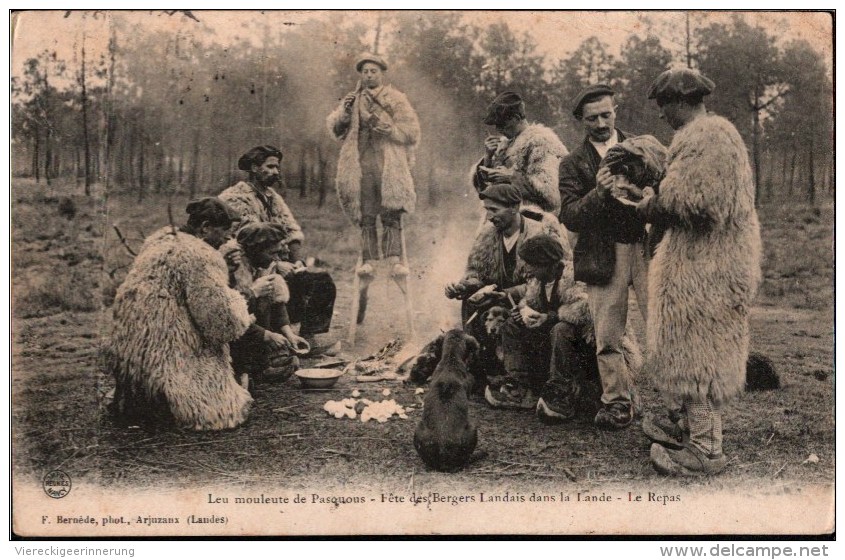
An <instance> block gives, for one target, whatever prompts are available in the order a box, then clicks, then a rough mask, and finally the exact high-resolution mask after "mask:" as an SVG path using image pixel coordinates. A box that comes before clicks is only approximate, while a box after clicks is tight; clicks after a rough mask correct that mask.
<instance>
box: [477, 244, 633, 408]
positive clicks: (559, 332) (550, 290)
mask: <svg viewBox="0 0 845 560" xmlns="http://www.w3.org/2000/svg"><path fill="white" fill-rule="evenodd" d="M564 255H565V252H564V249H563V246H562V245H561V243H560V241H559V240H558V239H556V238H554V237H551V236H548V235H539V236H536V237H534V238H532V239H529V240H528V241H526V242H525V244H524V245H523V246H522V247H521V248H520V256H521V257H522V259H523V260H524V261H525V265H526V269H527V274H528V275H529V277H530V279H529V280H528V282H527V283H526V284H523V285H520V286H515V287H513V288H510V289H508V290H506V294H510V296H511V299H513V300H518V304H517V306H516V307H515V308H514V309H513V310H512V311H511V316H510V318H509V319H508V320H507V322H505V324H504V326H503V327H502V349H503V352H504V364H505V371H506V372H507V375H506V377H505V380H504V382H503V383H502V384H501V385H500V386H499V387H495V386H488V387H487V389H486V390H485V398H486V400H487V402H488V403H489V404H490V405H491V406H493V407H495V408H523V409H535V410H536V412H537V414H538V415H539V416H540V418H541V419H543V420H544V421H564V420H570V419H572V418H573V417H574V416H575V415H576V414H578V413H581V414H586V415H592V414H595V410H596V409H597V408H598V406H599V404H600V397H601V382H600V380H599V376H598V366H597V364H596V358H595V334H594V332H593V321H592V317H591V316H590V308H589V305H588V303H587V296H586V294H585V292H584V290H583V288H582V287H581V286H580V285H578V284H576V283H575V281H574V279H573V271H572V266H571V261H569V262H567V261H566V260H565V258H564ZM499 298H500V299H501V296H499ZM625 347H626V358H627V359H629V360H630V363H633V364H635V366H636V367H637V368H638V367H639V365H638V364H637V362H638V361H639V360H640V359H641V358H640V357H639V353H638V350H637V349H636V345H635V344H633V343H631V342H630V340H629V339H628V337H627V336H626V345H625ZM538 395H539V399H538V397H537V396H538Z"/></svg>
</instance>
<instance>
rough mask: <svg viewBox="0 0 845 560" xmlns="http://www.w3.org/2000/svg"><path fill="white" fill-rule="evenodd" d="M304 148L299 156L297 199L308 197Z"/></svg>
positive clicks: (306, 164)
mask: <svg viewBox="0 0 845 560" xmlns="http://www.w3.org/2000/svg"><path fill="white" fill-rule="evenodd" d="M306 159H307V154H306V151H305V148H303V149H302V152H301V153H300V155H299V198H305V197H306V196H308V163H307V162H306Z"/></svg>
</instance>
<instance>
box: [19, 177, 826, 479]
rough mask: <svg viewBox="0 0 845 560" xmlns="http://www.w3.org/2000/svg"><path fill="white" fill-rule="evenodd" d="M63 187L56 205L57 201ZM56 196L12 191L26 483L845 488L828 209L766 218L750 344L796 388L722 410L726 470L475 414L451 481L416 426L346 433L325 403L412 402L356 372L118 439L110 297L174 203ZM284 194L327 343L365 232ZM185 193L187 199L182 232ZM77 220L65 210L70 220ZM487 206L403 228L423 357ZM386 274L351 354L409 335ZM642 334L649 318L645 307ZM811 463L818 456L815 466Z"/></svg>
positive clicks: (461, 200) (499, 415) (503, 416)
mask: <svg viewBox="0 0 845 560" xmlns="http://www.w3.org/2000/svg"><path fill="white" fill-rule="evenodd" d="M56 191H58V192H61V190H60V189H56ZM70 199H72V200H73V203H74V206H75V209H76V211H75V214H74V215H73V216H72V217H70V216H68V213H69V212H68V211H67V206H68V204H67V203H66V202H65V203H63V199H62V197H61V196H56V195H55V193H53V192H51V191H48V190H46V189H45V188H44V187H40V186H36V185H35V184H34V183H33V182H32V181H27V180H15V181H13V183H12V200H13V202H12V243H13V244H12V249H13V255H12V286H13V329H12V334H13V347H12V428H13V434H12V435H13V440H12V441H13V443H12V445H13V466H14V475H15V478H16V480H24V481H38V480H40V478H41V477H42V476H43V475H44V473H45V472H47V471H49V470H51V469H55V468H61V469H62V470H65V471H67V472H72V473H74V475H76V476H79V477H83V478H88V479H91V480H93V481H96V482H97V483H99V484H102V485H103V486H107V487H109V488H123V487H126V488H137V487H155V488H186V487H191V486H193V485H204V486H214V485H236V486H242V487H251V486H255V485H266V484H280V485H284V486H285V487H286V488H290V489H291V490H294V489H297V488H308V487H314V486H322V487H353V486H363V487H375V488H394V487H395V488H407V487H409V485H410V486H411V487H413V485H427V486H428V487H429V488H437V487H442V488H465V489H468V490H469V489H473V488H489V487H491V486H493V487H495V486H497V485H498V486H506V487H507V488H509V489H512V490H516V491H518V490H521V489H533V488H538V487H543V486H546V485H548V484H552V483H553V484H556V485H558V486H560V485H563V486H566V487H569V488H573V489H574V488H577V489H587V490H589V489H597V488H602V487H604V486H605V485H608V484H616V483H624V482H632V483H637V484H643V485H648V484H655V483H660V484H663V485H683V486H686V487H692V488H700V489H705V490H706V491H711V490H712V491H717V490H721V489H725V488H737V487H742V488H748V487H766V488H772V487H773V486H779V487H783V488H787V487H801V486H803V485H806V484H815V483H821V484H828V483H832V481H833V480H834V473H835V457H834V427H835V425H834V410H833V402H834V401H833V386H834V375H833V271H834V269H833V262H834V260H833V249H832V246H833V235H832V229H833V222H834V221H833V208H832V205H830V204H828V205H826V206H823V207H821V208H816V209H812V208H806V207H800V206H790V207H764V208H761V210H760V215H761V220H762V224H763V237H764V245H765V263H764V272H765V280H764V283H763V286H762V288H761V292H760V296H759V299H758V302H757V306H756V307H755V308H754V310H753V312H752V320H751V327H752V341H753V342H752V345H753V347H754V349H755V350H758V351H760V352H762V353H764V354H766V355H768V356H769V357H771V359H772V360H773V361H774V363H775V366H776V368H777V370H778V372H779V373H780V376H781V380H782V384H783V387H782V389H780V390H778V391H770V392H760V393H748V394H746V395H744V396H743V397H742V398H740V399H739V400H738V401H736V402H734V403H733V404H731V405H730V406H728V408H727V410H726V411H725V418H726V431H725V441H726V452H727V454H728V456H729V459H730V463H729V467H728V469H727V471H726V472H725V473H724V474H723V475H721V476H719V477H714V478H705V479H700V480H695V481H682V482H675V481H667V480H665V479H664V478H663V477H661V476H660V475H658V474H656V473H655V472H654V471H653V470H652V469H651V467H650V466H649V464H648V451H647V449H648V443H647V441H646V439H645V437H644V436H643V435H642V434H641V432H640V431H639V429H637V428H636V427H634V428H631V429H628V430H626V431H623V432H621V433H605V432H601V431H598V430H596V429H595V428H594V427H593V426H592V425H590V424H587V423H580V424H579V423H576V424H572V425H566V426H545V425H543V424H541V423H539V422H538V421H537V420H536V419H535V418H533V417H532V416H531V415H530V414H526V413H517V412H502V411H493V410H491V409H489V408H488V407H487V406H486V405H485V404H484V403H483V402H482V401H475V402H472V403H471V414H472V415H473V416H474V417H475V418H476V419H477V421H478V423H479V426H480V443H479V448H480V449H481V450H484V451H485V452H486V457H485V458H482V459H480V460H478V461H476V462H473V463H472V464H470V465H469V466H468V467H467V468H466V469H464V470H463V471H461V472H459V473H454V474H441V473H435V472H429V471H427V470H426V469H425V467H424V466H423V464H422V463H421V461H420V460H419V458H418V457H417V455H416V453H414V451H413V446H412V443H411V441H412V435H413V430H414V427H415V425H416V421H417V420H416V419H417V417H418V416H417V415H419V412H414V413H411V415H410V419H409V420H405V421H400V420H394V421H390V422H387V423H385V424H374V423H372V422H370V423H367V424H363V423H361V422H359V421H352V420H336V419H334V418H331V417H328V416H327V415H326V414H325V413H323V412H322V410H321V408H322V405H323V403H324V402H326V401H327V400H329V399H337V398H340V397H344V396H348V395H349V393H350V392H351V391H352V390H353V389H354V388H359V389H360V390H362V391H364V392H365V395H364V396H371V398H372V396H375V395H378V394H379V393H380V392H381V391H382V390H383V389H384V388H389V389H391V390H392V392H393V397H394V398H396V400H397V401H398V402H399V403H400V404H412V403H414V402H415V396H414V394H413V388H407V387H404V386H402V385H400V384H397V383H396V382H387V381H386V382H379V383H375V384H358V383H355V382H354V380H352V379H347V378H344V379H342V380H341V382H340V384H339V385H338V386H336V387H335V388H334V389H332V390H329V391H305V390H302V389H300V388H299V387H298V384H297V383H296V381H295V380H289V381H287V382H285V383H283V384H278V385H265V386H261V387H259V388H258V389H257V391H256V394H255V398H256V404H255V408H254V409H253V412H252V414H251V417H250V419H249V421H248V422H247V423H246V424H245V425H244V426H242V427H241V428H239V429H237V430H233V431H227V432H220V433H192V432H183V431H176V430H170V431H158V432H151V431H145V430H144V429H140V428H135V427H125V426H120V425H118V424H116V423H114V422H113V421H112V419H111V418H110V417H109V416H108V415H106V414H103V413H102V407H101V404H102V396H103V395H104V394H105V393H106V392H107V391H108V389H109V388H110V387H111V380H110V379H108V378H107V377H105V376H103V375H102V374H101V373H100V371H99V369H98V346H99V341H100V339H101V337H102V336H103V335H104V333H106V332H107V330H108V322H109V316H110V315H109V309H108V306H109V305H110V304H111V300H112V298H113V296H114V290H115V288H116V286H117V285H118V284H119V282H120V281H121V279H122V278H123V276H124V275H125V272H126V266H127V265H128V264H129V263H130V261H131V259H130V257H129V256H128V255H127V253H126V249H125V247H124V246H123V245H122V244H121V243H120V241H119V240H118V238H117V236H116V234H115V232H114V230H113V229H112V224H116V225H118V227H119V229H120V230H121V232H122V233H123V235H124V236H125V237H126V238H127V244H129V245H130V246H131V247H134V248H136V249H137V248H138V247H140V244H141V240H142V239H143V237H144V236H145V235H147V234H149V233H151V232H152V231H154V230H155V229H156V228H158V227H161V226H162V225H165V224H167V221H168V218H167V211H166V203H167V199H166V198H165V197H164V196H160V197H153V198H150V199H148V200H146V201H145V202H144V203H143V204H139V203H137V202H136V201H135V200H134V199H133V198H130V197H128V196H124V195H112V196H110V197H109V198H108V200H106V199H104V198H102V197H98V196H97V195H95V196H94V197H92V198H86V197H84V196H81V195H73V196H71V197H70ZM286 199H287V200H288V202H289V204H290V205H291V207H292V209H293V211H294V213H295V214H296V215H297V216H298V218H299V220H300V222H301V223H302V225H303V226H304V229H305V233H306V239H307V241H306V244H307V248H308V250H309V252H311V253H312V254H317V255H318V256H320V257H321V258H322V259H323V260H325V261H326V262H327V263H328V267H329V269H330V271H331V272H332V274H333V276H334V278H335V280H336V282H337V284H338V301H337V305H336V315H335V320H334V325H333V328H332V335H333V336H335V337H337V338H342V337H343V336H345V334H346V329H347V327H348V313H349V308H350V305H351V299H350V292H351V282H352V274H351V271H352V268H353V265H354V262H355V259H356V256H357V246H358V240H357V233H356V232H355V230H354V228H352V227H351V226H349V225H348V224H347V222H346V220H345V219H344V218H343V216H342V214H341V213H340V211H339V208H338V207H337V203H336V202H335V201H334V200H333V199H331V200H329V201H328V202H327V205H326V207H325V208H323V209H318V208H316V207H315V205H314V202H313V200H310V199H299V198H298V197H297V195H296V194H295V193H293V192H290V193H288V194H286ZM185 202H186V200H185V198H184V197H174V198H173V199H172V208H173V215H174V220H175V221H176V222H177V223H181V222H182V221H183V214H182V209H183V208H184V205H185ZM60 208H64V210H60ZM478 219H479V218H478V210H477V202H476V201H474V200H473V199H472V197H466V196H464V195H463V193H454V194H453V195H452V196H450V197H447V199H444V201H443V202H442V203H441V205H440V206H439V207H438V208H428V207H426V208H421V209H420V210H419V211H418V212H417V213H416V214H415V215H414V216H412V217H411V218H410V219H409V221H408V223H407V229H406V231H407V233H408V235H407V239H408V246H409V254H410V255H411V259H412V269H413V271H414V275H413V280H412V282H413V286H414V297H415V299H416V302H415V308H416V309H417V314H416V327H417V332H418V339H417V340H416V341H407V347H408V348H409V349H414V348H416V347H419V346H421V345H422V343H424V342H425V341H427V340H428V339H430V338H433V336H435V335H436V334H437V333H439V329H440V328H448V327H451V326H454V325H456V323H457V322H458V318H459V310H458V307H457V304H456V303H454V302H448V301H447V300H445V299H444V298H443V297H442V295H441V294H442V288H443V285H444V284H445V282H447V281H449V280H451V279H457V278H458V277H459V276H460V273H461V270H462V267H463V262H464V259H465V256H466V253H467V250H468V247H469V244H470V242H471V240H472V234H473V231H474V230H475V227H476V225H477V224H478ZM384 272H385V271H384V270H382V271H381V275H380V276H379V278H378V279H377V280H376V283H375V284H374V285H373V287H372V289H371V300H372V304H371V308H370V310H369V313H368V318H367V321H366V322H365V324H364V325H363V326H362V327H361V329H360V331H359V333H360V334H359V337H358V342H357V344H356V345H355V346H354V347H352V348H347V349H346V351H347V354H348V355H349V356H355V355H358V356H363V355H366V354H369V353H371V352H373V351H375V350H377V349H378V348H380V347H381V346H383V345H384V344H386V343H387V342H388V341H389V340H391V339H393V338H395V337H397V336H399V337H404V333H405V321H404V316H403V314H402V312H401V309H400V305H399V302H400V301H401V300H400V299H399V295H398V291H397V290H396V288H395V286H392V285H390V283H389V282H388V281H387V280H386V279H385V274H384ZM630 316H631V325H632V327H633V328H634V329H635V330H636V331H637V332H638V333H639V334H640V335H641V334H642V328H643V325H642V321H641V319H640V318H639V315H638V313H637V312H636V310H635V306H634V305H632V309H631V313H630ZM640 390H641V393H642V395H643V401H644V404H645V408H646V411H647V412H648V411H656V410H657V409H658V405H659V401H658V399H657V395H656V394H655V393H654V391H653V390H652V389H651V386H650V383H649V380H648V379H647V378H643V379H642V380H641V382H640ZM811 454H814V455H816V456H817V457H818V459H819V460H818V462H805V460H806V459H807V458H808V457H809V456H810V455H811Z"/></svg>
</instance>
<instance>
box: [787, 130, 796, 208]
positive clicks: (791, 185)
mask: <svg viewBox="0 0 845 560" xmlns="http://www.w3.org/2000/svg"><path fill="white" fill-rule="evenodd" d="M797 159H798V146H796V145H795V142H794V141H793V142H792V163H791V164H790V166H789V171H790V173H789V189H788V190H787V194H788V195H789V198H790V199H791V198H792V192H793V190H794V189H795V170H796V168H797V167H798V166H797V161H796V160H797Z"/></svg>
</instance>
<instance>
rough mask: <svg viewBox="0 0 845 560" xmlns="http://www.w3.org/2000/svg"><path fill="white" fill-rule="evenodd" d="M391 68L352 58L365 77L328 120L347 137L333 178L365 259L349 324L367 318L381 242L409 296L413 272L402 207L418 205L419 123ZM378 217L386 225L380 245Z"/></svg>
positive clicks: (374, 58) (370, 57)
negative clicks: (389, 76)
mask: <svg viewBox="0 0 845 560" xmlns="http://www.w3.org/2000/svg"><path fill="white" fill-rule="evenodd" d="M387 68H388V66H387V62H385V60H384V58H382V57H381V56H379V55H375V54H365V55H363V56H361V57H360V58H359V59H358V61H357V62H356V64H355V69H356V70H357V71H358V73H359V74H360V76H361V79H360V80H359V82H358V86H357V87H356V89H355V91H352V92H350V93H349V94H347V95H346V96H345V97H344V98H343V99H342V101H341V103H340V105H339V106H338V107H337V108H336V109H335V110H334V111H333V112H332V113H331V114H330V115H329V116H328V119H327V124H328V127H329V130H330V131H331V133H332V135H333V136H334V137H335V138H337V139H338V140H340V141H341V142H342V145H341V148H340V156H339V159H338V165H337V179H336V185H337V193H338V197H339V198H340V205H341V207H342V208H343V210H344V212H345V213H346V215H347V216H348V217H349V218H350V220H352V222H353V223H355V224H356V225H358V226H359V227H360V228H361V258H360V259H359V262H358V265H357V267H356V270H355V274H356V277H355V283H356V286H357V288H358V291H359V294H360V297H359V298H357V299H354V303H353V306H354V307H357V313H355V315H356V317H353V321H352V329H354V324H355V323H356V322H357V323H360V322H362V321H363V319H364V311H365V309H366V307H365V306H366V292H367V287H368V286H369V284H370V282H371V281H372V280H373V277H374V275H375V270H374V268H373V261H376V260H378V259H379V249H381V254H382V256H383V257H384V258H386V259H387V260H388V262H389V263H390V265H391V269H390V275H391V277H392V278H393V279H394V280H395V281H396V282H397V284H398V285H399V287H400V289H402V291H403V293H404V295H405V297H406V303H407V297H408V292H407V279H408V275H409V273H410V271H409V269H408V264H407V255H406V254H405V251H404V238H403V236H402V214H403V213H405V212H408V213H410V212H413V210H414V206H415V204H416V192H415V190H414V182H413V179H412V177H411V167H412V166H413V163H414V147H415V146H416V145H417V144H418V143H419V140H420V126H419V121H418V120H417V115H416V113H415V112H414V109H413V107H411V104H410V103H409V102H408V99H407V97H405V95H404V94H403V93H402V92H400V91H399V90H397V89H396V88H394V87H393V86H391V85H389V84H386V83H385V75H384V73H385V72H386V71H387ZM378 216H380V217H381V224H382V238H381V246H380V247H379V242H378V233H377V229H376V217H378ZM359 304H360V306H359ZM409 322H410V310H409ZM353 332H354V331H353ZM350 338H352V336H350Z"/></svg>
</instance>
